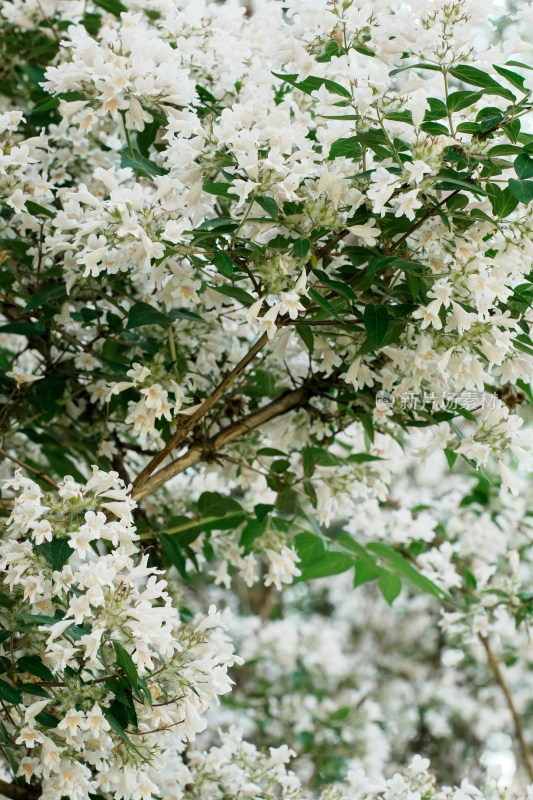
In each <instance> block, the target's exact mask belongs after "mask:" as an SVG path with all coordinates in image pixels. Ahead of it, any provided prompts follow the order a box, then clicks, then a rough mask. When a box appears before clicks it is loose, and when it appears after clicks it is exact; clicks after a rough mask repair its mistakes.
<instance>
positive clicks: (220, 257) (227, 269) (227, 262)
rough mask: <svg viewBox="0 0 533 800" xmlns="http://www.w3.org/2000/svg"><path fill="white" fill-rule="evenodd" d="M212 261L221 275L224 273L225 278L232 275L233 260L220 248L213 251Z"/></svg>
mask: <svg viewBox="0 0 533 800" xmlns="http://www.w3.org/2000/svg"><path fill="white" fill-rule="evenodd" d="M213 262H214V264H215V266H216V267H217V269H218V271H219V272H220V273H221V274H222V275H224V276H225V277H226V278H231V276H232V275H233V262H232V260H231V258H230V257H229V256H228V254H227V253H223V252H222V250H218V251H217V252H216V253H215V257H214V259H213Z"/></svg>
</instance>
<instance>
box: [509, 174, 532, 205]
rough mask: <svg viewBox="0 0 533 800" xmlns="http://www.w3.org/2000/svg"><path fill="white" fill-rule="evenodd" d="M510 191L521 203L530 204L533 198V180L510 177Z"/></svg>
mask: <svg viewBox="0 0 533 800" xmlns="http://www.w3.org/2000/svg"><path fill="white" fill-rule="evenodd" d="M509 191H510V192H511V194H512V195H513V197H516V199H517V200H519V201H520V202H521V203H524V204H525V205H528V204H529V203H530V202H531V201H532V200H533V181H517V180H515V179H514V178H509Z"/></svg>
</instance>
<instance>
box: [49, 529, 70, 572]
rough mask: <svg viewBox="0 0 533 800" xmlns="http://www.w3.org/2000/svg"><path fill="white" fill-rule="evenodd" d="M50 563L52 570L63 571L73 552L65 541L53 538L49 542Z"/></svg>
mask: <svg viewBox="0 0 533 800" xmlns="http://www.w3.org/2000/svg"><path fill="white" fill-rule="evenodd" d="M49 547H50V561H51V564H52V569H54V570H57V571H58V572H59V571H60V570H62V569H63V567H64V566H65V564H66V563H67V561H68V560H69V558H70V557H71V555H72V554H73V553H74V550H73V549H72V547H71V546H70V545H69V543H68V541H67V540H66V539H64V538H63V539H62V538H59V537H54V538H53V539H52V541H51V542H50V545H49Z"/></svg>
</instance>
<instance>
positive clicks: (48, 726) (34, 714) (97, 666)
mask: <svg viewBox="0 0 533 800" xmlns="http://www.w3.org/2000/svg"><path fill="white" fill-rule="evenodd" d="M6 485H7V486H8V487H10V488H11V489H14V490H16V491H17V492H18V495H17V496H16V499H15V502H14V505H13V510H12V512H11V515H10V517H9V519H8V531H9V535H8V537H7V538H6V539H5V540H4V541H3V542H2V544H1V546H0V550H1V552H0V569H2V571H3V575H4V584H5V586H6V590H7V591H9V595H3V596H2V606H3V609H2V614H1V616H0V624H1V625H2V629H3V633H2V638H3V647H4V651H5V656H4V657H3V665H4V671H5V672H7V673H8V675H9V677H10V679H11V682H12V684H13V685H12V687H11V686H10V685H9V684H8V683H7V682H5V681H3V682H2V683H3V695H2V696H3V699H4V700H5V701H6V702H7V703H9V705H10V707H9V708H8V706H7V705H5V704H4V710H5V714H6V720H5V726H6V727H5V728H4V730H5V731H6V733H8V735H10V737H12V738H13V739H14V743H15V745H19V748H18V749H19V750H22V752H24V751H26V752H27V755H23V757H22V758H21V760H20V765H19V768H18V771H17V775H19V776H21V777H23V778H25V779H26V780H27V781H30V780H31V778H32V777H37V778H40V779H42V788H43V796H45V797H51V798H52V797H61V796H64V795H67V796H69V797H87V796H88V794H89V793H90V792H93V793H94V792H98V791H102V790H103V791H106V792H111V793H112V794H113V795H114V797H116V798H122V797H123V798H127V797H131V796H132V795H131V791H132V788H133V787H135V791H139V796H143V795H148V796H149V794H150V792H151V791H154V790H155V789H156V785H155V784H154V783H153V782H152V781H151V780H150V778H149V776H148V774H147V772H146V770H145V769H143V766H142V765H143V762H144V761H145V762H147V763H148V762H149V761H150V760H151V759H152V758H153V756H154V753H155V752H157V749H158V748H160V747H161V746H162V745H163V744H164V741H165V737H166V735H167V732H168V733H169V734H170V738H171V739H172V742H173V743H174V744H175V746H176V745H179V744H181V746H182V747H183V746H184V744H185V743H186V742H187V741H189V742H190V741H193V740H194V738H195V736H196V734H197V733H198V731H201V730H202V729H203V727H205V721H204V720H203V719H202V717H201V716H200V715H201V714H202V713H203V712H204V711H205V710H206V709H207V708H208V706H209V704H210V703H211V701H212V700H213V698H214V697H216V695H218V694H222V693H224V692H227V691H229V689H230V685H231V680H230V679H229V677H228V675H227V669H228V667H229V666H231V665H232V664H233V663H234V661H235V657H234V655H233V651H232V648H231V646H230V645H229V643H228V642H227V641H226V640H225V639H224V638H223V637H220V636H217V635H215V636H214V637H213V636H212V635H211V634H209V633H207V631H209V630H210V629H211V628H217V627H219V626H220V625H221V624H223V623H222V622H221V618H220V613H219V612H217V611H216V609H215V607H214V606H212V607H211V608H210V610H209V615H208V616H207V617H204V618H200V617H198V618H195V619H194V620H191V622H190V623H189V624H188V625H184V624H183V623H182V621H181V620H180V616H179V614H178V612H177V610H176V609H175V608H174V607H173V606H172V603H171V599H170V597H169V594H168V592H167V591H166V587H167V582H166V581H165V580H162V579H160V578H159V577H158V573H160V570H156V569H154V568H153V567H150V566H149V565H148V556H147V555H143V554H142V553H141V552H140V551H139V549H138V536H137V534H136V533H135V528H134V527H133V526H132V521H133V520H132V514H131V512H132V509H133V508H134V507H135V503H134V502H133V501H132V500H131V498H130V496H129V490H127V489H126V487H124V484H123V482H122V481H121V480H120V478H119V477H118V475H117V474H116V473H106V472H103V471H102V470H99V469H98V468H97V467H94V469H93V475H92V477H91V478H90V479H89V481H88V482H87V484H86V485H85V486H81V485H80V484H78V483H76V482H75V481H74V480H73V479H72V478H71V477H70V476H67V477H66V478H65V479H64V480H63V481H62V482H61V483H60V485H59V488H58V495H59V496H58V497H55V496H53V495H52V494H51V493H49V494H43V492H42V491H41V489H40V488H39V486H38V485H37V484H36V483H34V482H33V481H32V480H29V479H28V478H23V477H22V476H21V474H20V470H18V471H17V473H16V475H15V477H14V479H13V480H11V481H8V482H7V484H6ZM105 542H107V543H108V545H110V546H107V547H105V546H104V547H101V546H100V543H105ZM18 631H20V633H16V632H18ZM6 657H10V660H9V661H8V660H6ZM35 678H38V680H37V681H36V680H35ZM39 698H42V699H39ZM130 726H131V727H133V729H134V730H133V731H130V730H129V728H130ZM152 733H157V734H158V736H159V741H158V742H157V745H156V747H155V748H154V745H153V744H152V740H151V734H152ZM132 739H134V741H132ZM21 755H22V753H21ZM95 768H96V773H95V774H93V770H94V769H95Z"/></svg>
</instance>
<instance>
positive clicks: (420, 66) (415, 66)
mask: <svg viewBox="0 0 533 800" xmlns="http://www.w3.org/2000/svg"><path fill="white" fill-rule="evenodd" d="M406 69H429V70H431V71H433V72H442V68H441V67H438V66H437V65H436V64H425V63H423V62H421V63H419V64H408V65H407V66H406V67H397V68H396V69H393V70H391V71H390V72H389V75H390V76H391V77H392V76H393V75H398V73H399V72H405V70H406Z"/></svg>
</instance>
